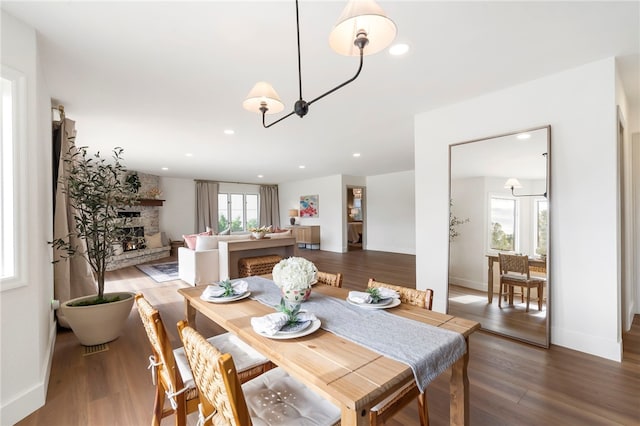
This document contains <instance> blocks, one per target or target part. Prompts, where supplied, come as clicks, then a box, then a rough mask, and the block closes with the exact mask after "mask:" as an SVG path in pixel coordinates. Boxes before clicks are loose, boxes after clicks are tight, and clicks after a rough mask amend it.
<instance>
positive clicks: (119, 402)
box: [18, 250, 640, 426]
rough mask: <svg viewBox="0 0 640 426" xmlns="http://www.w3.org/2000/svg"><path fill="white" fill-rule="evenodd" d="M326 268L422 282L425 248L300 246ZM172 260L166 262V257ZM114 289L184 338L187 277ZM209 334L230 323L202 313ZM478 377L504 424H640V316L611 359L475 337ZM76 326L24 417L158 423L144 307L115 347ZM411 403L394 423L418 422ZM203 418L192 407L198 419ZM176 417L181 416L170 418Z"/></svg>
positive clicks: (140, 277) (476, 390) (138, 280)
mask: <svg viewBox="0 0 640 426" xmlns="http://www.w3.org/2000/svg"><path fill="white" fill-rule="evenodd" d="M298 253H299V255H302V256H305V257H307V258H309V259H310V260H312V261H313V262H315V263H316V265H317V266H318V268H319V269H321V270H325V271H328V272H339V271H340V272H342V273H344V275H345V280H344V286H345V287H348V288H352V289H363V288H364V287H366V283H367V279H368V278H369V277H375V278H377V279H379V280H382V281H388V282H391V283H397V284H403V285H407V286H412V285H414V283H415V257H414V256H410V255H402V254H393V253H382V252H373V251H354V252H349V253H346V254H337V253H330V252H323V251H318V250H314V251H311V250H300V251H299V252H298ZM163 261H166V259H165V260H163ZM108 281H109V282H108V283H107V289H108V290H112V291H117V290H131V291H134V292H142V293H144V295H145V297H147V298H148V299H149V300H150V301H151V303H154V304H155V305H156V306H157V307H158V309H159V310H160V312H161V315H162V317H163V320H164V322H165V323H166V324H167V328H168V330H169V333H170V337H171V340H172V342H173V343H174V345H176V346H177V345H178V337H177V331H176V330H175V326H171V324H175V323H176V322H177V321H178V320H179V319H181V318H182V316H183V311H182V301H181V299H180V297H179V296H178V295H177V292H176V289H177V288H180V287H182V286H185V284H184V283H182V282H181V281H179V280H177V281H171V282H166V283H156V282H155V281H153V280H152V279H150V278H148V277H147V276H146V275H144V274H143V273H142V272H140V271H139V270H138V269H137V268H135V267H130V268H125V269H121V270H118V271H114V272H111V273H109V275H108ZM197 321H198V329H199V330H201V331H202V332H203V333H205V334H214V333H217V332H220V329H219V328H218V327H217V326H216V325H215V324H212V323H210V322H208V321H207V320H206V319H204V318H202V317H198V319H197ZM470 347H471V359H470V363H469V379H470V389H471V424H472V425H474V426H484V425H486V426H496V425H616V424H619V425H638V424H640V318H638V317H636V320H635V322H634V325H633V327H632V330H631V331H630V332H629V333H627V334H626V335H625V340H624V348H625V354H624V357H625V360H624V361H623V362H622V363H616V362H613V361H608V360H604V359H601V358H597V357H594V356H591V355H587V354H584V353H580V352H575V351H572V350H569V349H565V348H561V347H557V346H552V347H551V348H550V349H541V348H538V347H534V346H530V345H527V344H523V343H518V342H515V341H512V340H509V339H505V338H502V337H499V336H495V335H491V334H487V333H483V332H477V333H474V335H472V336H471V343H470ZM82 353H83V351H82V347H81V346H80V344H79V343H78V341H77V339H76V338H75V336H73V334H72V333H71V332H69V331H65V330H62V331H60V332H59V333H58V336H57V342H56V347H55V353H54V358H53V365H52V371H51V379H50V384H49V392H48V395H47V402H46V405H45V406H44V407H42V408H41V409H39V410H37V411H36V412H35V413H33V414H32V415H30V416H29V417H27V418H26V419H24V420H23V421H21V422H20V423H18V424H19V425H20V426H32V425H53V426H57V425H60V426H71V425H98V426H102V425H105V426H106V425H148V424H150V420H151V411H152V404H153V390H154V387H153V385H152V384H151V379H150V376H149V372H148V371H147V365H148V359H147V357H148V355H149V347H148V342H147V340H146V335H145V333H144V330H143V328H142V324H141V322H140V319H139V317H138V314H137V312H136V311H135V309H134V310H132V312H131V315H130V316H129V320H128V322H127V326H126V329H125V331H124V334H123V335H122V336H121V337H120V338H118V339H117V340H115V341H113V342H111V343H109V350H108V351H106V352H102V353H97V354H94V355H90V356H83V355H82ZM428 401H429V412H430V417H431V424H432V425H433V426H438V425H446V424H448V423H449V411H448V410H449V388H448V377H447V375H446V374H443V375H441V376H440V377H439V378H437V379H436V380H435V381H434V382H432V383H431V385H430V386H429V389H428ZM417 418H418V417H417V410H416V407H415V404H411V405H410V406H408V407H407V408H406V409H405V410H403V411H402V412H401V413H399V414H398V415H397V416H396V417H395V418H394V419H392V421H390V422H389V423H388V424H389V425H390V426H401V425H416V424H418V420H417ZM196 421H197V418H196V417H195V416H194V415H191V416H190V418H189V425H191V426H193V425H195V423H196ZM170 424H173V417H169V418H166V419H165V420H164V421H163V425H170Z"/></svg>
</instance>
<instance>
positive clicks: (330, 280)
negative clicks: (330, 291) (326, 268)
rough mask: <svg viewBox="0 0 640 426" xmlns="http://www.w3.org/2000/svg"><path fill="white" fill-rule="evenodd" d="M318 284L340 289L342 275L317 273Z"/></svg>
mask: <svg viewBox="0 0 640 426" xmlns="http://www.w3.org/2000/svg"><path fill="white" fill-rule="evenodd" d="M317 277H318V283H320V284H326V285H330V286H332V287H340V288H342V274H341V273H340V272H338V273H337V274H332V273H329V272H320V271H318V275H317Z"/></svg>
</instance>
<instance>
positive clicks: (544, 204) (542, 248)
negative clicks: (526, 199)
mask: <svg viewBox="0 0 640 426" xmlns="http://www.w3.org/2000/svg"><path fill="white" fill-rule="evenodd" d="M533 217H534V236H535V239H534V244H535V247H534V253H535V254H537V255H538V256H546V255H547V235H548V233H547V232H548V223H549V202H548V201H547V200H542V199H541V200H535V202H534V215H533Z"/></svg>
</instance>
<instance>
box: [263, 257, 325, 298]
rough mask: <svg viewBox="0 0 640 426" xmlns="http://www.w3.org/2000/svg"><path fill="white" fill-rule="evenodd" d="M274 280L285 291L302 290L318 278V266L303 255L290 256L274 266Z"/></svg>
mask: <svg viewBox="0 0 640 426" xmlns="http://www.w3.org/2000/svg"><path fill="white" fill-rule="evenodd" d="M272 275H273V281H274V282H275V283H276V285H277V286H278V287H280V288H281V289H282V290H283V291H301V290H305V289H308V288H310V287H311V284H312V283H313V282H314V281H315V280H316V276H317V269H316V266H315V265H314V264H313V263H312V262H310V261H308V260H307V259H305V258H303V257H289V258H287V259H283V260H281V261H280V262H279V263H278V264H277V265H276V266H274V267H273V272H272Z"/></svg>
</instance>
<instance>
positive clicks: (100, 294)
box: [96, 271, 105, 299]
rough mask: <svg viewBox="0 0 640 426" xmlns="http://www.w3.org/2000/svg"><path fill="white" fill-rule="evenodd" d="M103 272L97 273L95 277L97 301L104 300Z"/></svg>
mask: <svg viewBox="0 0 640 426" xmlns="http://www.w3.org/2000/svg"><path fill="white" fill-rule="evenodd" d="M104 272H105V271H98V272H97V273H96V277H97V278H98V299H103V298H104Z"/></svg>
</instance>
